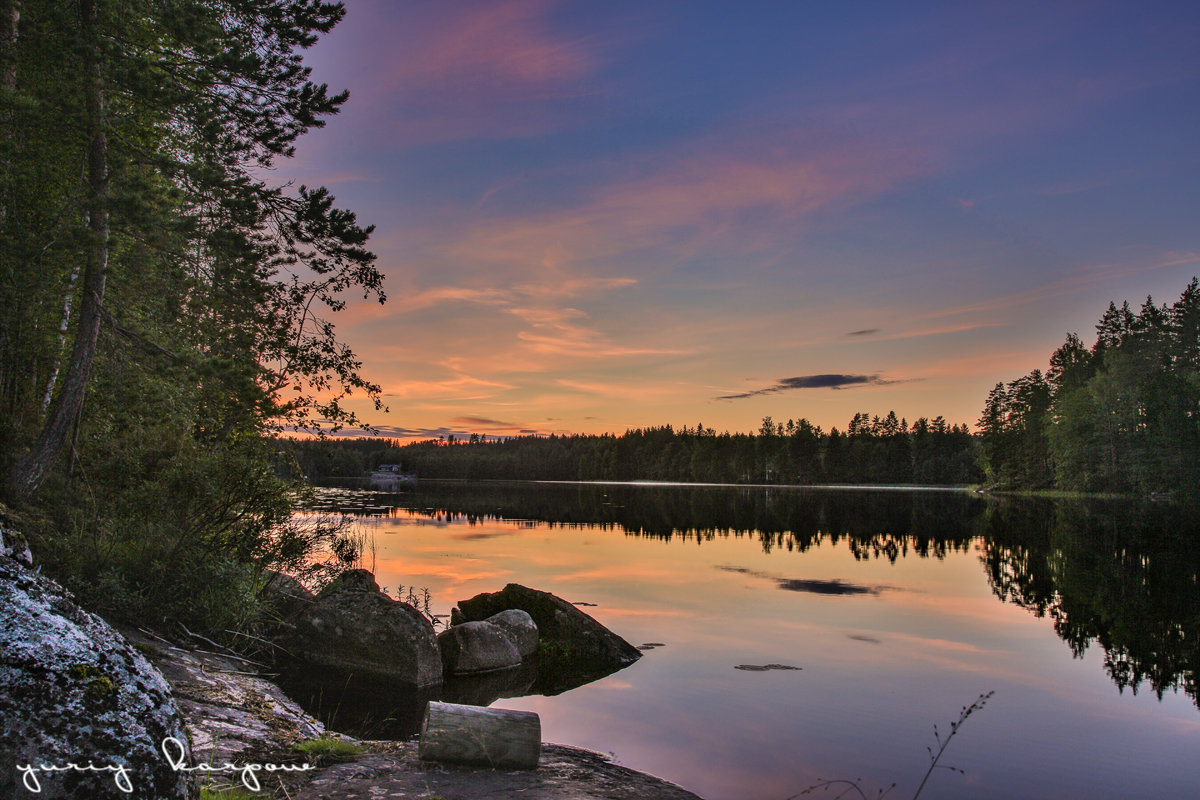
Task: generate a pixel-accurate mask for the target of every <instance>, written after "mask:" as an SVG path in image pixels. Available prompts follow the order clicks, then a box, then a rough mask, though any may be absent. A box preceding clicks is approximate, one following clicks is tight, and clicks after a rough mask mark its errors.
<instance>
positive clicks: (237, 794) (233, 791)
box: [200, 786, 263, 800]
mask: <svg viewBox="0 0 1200 800" xmlns="http://www.w3.org/2000/svg"><path fill="white" fill-rule="evenodd" d="M200 800H263V795H262V794H261V793H258V792H251V791H249V790H247V789H242V788H240V787H236V786H234V787H230V788H226V789H217V788H215V787H212V786H202V787H201V788H200Z"/></svg>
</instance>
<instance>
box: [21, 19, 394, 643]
mask: <svg viewBox="0 0 1200 800" xmlns="http://www.w3.org/2000/svg"><path fill="white" fill-rule="evenodd" d="M20 12H21V13H20V14H19V15H13V16H12V23H11V25H12V28H11V30H6V31H0V33H3V34H4V35H3V36H0V68H2V71H3V75H2V76H0V77H3V80H2V81H0V494H3V495H4V496H5V499H7V500H8V501H9V502H11V503H16V504H23V505H24V506H25V507H26V509H27V511H29V513H30V514H32V515H33V516H35V517H40V518H41V519H42V520H43V523H44V524H42V525H40V526H38V529H37V530H36V531H35V532H34V533H36V534H37V535H38V539H39V541H38V547H39V550H40V555H41V557H42V558H43V560H44V561H46V563H47V567H48V568H50V569H53V570H54V571H56V572H57V573H58V576H59V577H60V578H62V579H63V580H64V582H66V583H67V584H69V585H70V586H71V587H72V588H73V589H75V590H76V591H77V592H78V593H79V594H80V595H81V596H82V597H84V598H85V599H86V600H88V601H91V602H93V603H99V604H101V605H103V606H105V607H106V608H110V609H120V610H122V611H125V612H127V613H129V614H131V615H135V614H141V613H152V614H153V615H155V616H157V617H159V618H161V617H163V616H176V615H181V614H182V615H186V617H187V619H188V620H189V621H191V622H193V623H195V622H197V621H200V620H206V619H207V621H208V623H209V625H208V626H209V627H214V626H228V625H233V624H237V623H238V621H239V620H243V619H245V618H246V617H247V616H248V615H250V614H252V613H253V610H254V596H255V593H256V591H257V587H258V586H259V585H260V583H261V575H262V572H263V570H265V569H267V568H280V567H284V566H287V565H289V564H293V565H294V564H296V563H300V562H301V561H303V560H304V559H305V558H306V557H307V553H308V552H309V551H310V550H311V549H312V548H314V547H321V546H325V545H328V544H329V542H331V541H333V540H335V539H336V538H337V536H338V535H339V534H338V532H337V530H336V525H335V524H334V525H330V526H327V527H326V528H325V529H324V530H311V529H310V530H306V531H305V530H300V529H299V528H297V527H295V526H293V525H290V524H289V518H290V512H291V508H292V505H293V501H294V500H295V498H296V490H295V489H294V488H293V487H292V486H291V485H290V484H289V483H288V482H287V481H285V480H282V479H281V478H280V477H278V475H277V473H276V471H275V470H274V466H273V465H274V461H275V458H274V449H275V446H274V444H273V442H272V440H270V439H268V438H265V436H264V434H266V433H268V432H278V431H280V430H282V429H283V428H285V427H307V428H328V427H331V426H332V427H337V426H338V425H342V424H347V423H349V424H357V423H358V422H359V421H358V420H357V418H356V417H355V415H354V414H353V413H351V412H350V411H349V410H347V409H346V408H345V406H344V404H343V401H344V398H345V397H346V395H347V394H349V393H351V392H355V393H360V394H365V395H366V396H367V397H368V398H371V399H373V400H374V401H375V404H376V407H379V403H378V394H379V390H378V387H377V386H375V385H374V384H372V383H370V382H369V381H367V380H366V379H365V378H364V377H363V376H362V375H361V374H360V373H359V368H360V364H359V362H358V360H357V359H356V358H355V356H354V354H353V353H352V352H351V351H349V350H348V349H347V348H346V347H345V346H344V345H343V344H342V343H340V342H339V341H338V339H337V338H336V335H335V329H334V327H333V325H332V324H331V323H330V322H329V321H328V319H326V315H327V312H335V311H337V310H339V309H341V308H343V307H344V306H345V304H346V297H347V295H350V294H353V293H355V292H360V293H361V294H362V296H363V297H364V298H366V297H374V298H378V299H379V300H380V301H382V300H383V294H382V291H381V275H380V273H379V272H378V271H377V270H376V268H375V266H374V256H373V255H372V254H371V253H370V252H369V251H368V250H367V249H365V245H366V242H367V239H368V236H369V235H370V233H371V228H370V227H369V226H367V227H364V226H360V225H359V224H358V222H357V220H356V218H355V216H354V215H353V214H352V213H351V212H348V211H345V210H342V209H339V208H337V207H336V206H335V204H334V199H333V197H332V196H330V195H329V193H328V192H327V191H326V190H325V189H323V188H308V187H304V186H300V187H298V188H295V189H292V188H291V187H290V186H287V185H284V186H280V185H276V184H275V183H273V182H272V183H268V182H267V179H268V177H270V173H269V172H268V171H267V168H271V167H274V166H275V165H276V164H277V163H278V162H279V160H280V159H284V158H287V157H288V156H289V155H291V153H292V151H293V148H294V144H295V141H296V139H297V138H298V137H299V136H301V135H302V134H303V133H304V132H305V131H307V130H310V129H312V128H314V127H320V126H321V125H323V124H324V121H325V118H327V117H329V116H330V115H332V114H334V113H336V112H337V110H338V109H339V107H340V106H341V105H342V103H343V102H344V101H345V99H346V95H345V93H341V94H331V93H330V92H329V90H328V89H327V87H326V86H324V85H322V84H318V83H315V82H313V81H312V80H310V72H309V70H308V68H307V67H305V66H304V64H303V62H302V51H303V50H304V49H305V48H306V47H308V46H310V45H312V44H313V43H314V42H315V41H316V40H317V38H318V37H319V36H320V35H322V34H324V33H326V32H328V31H329V30H330V29H331V28H332V27H333V26H334V25H335V24H336V23H337V22H338V21H339V20H340V19H341V18H342V16H343V14H344V8H343V7H342V6H341V4H339V3H326V2H321V0H243V1H242V2H238V3H227V2H221V1H220V0H173V2H170V3H163V2H157V0H122V2H121V3H116V2H112V0H73V2H67V3H62V2H51V0H24V1H23V2H22V3H21V7H20ZM0 16H4V24H8V20H9V16H7V15H0ZM271 180H272V181H274V180H275V179H274V178H271Z"/></svg>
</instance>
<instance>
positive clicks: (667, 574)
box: [323, 482, 1200, 800]
mask: <svg viewBox="0 0 1200 800" xmlns="http://www.w3.org/2000/svg"><path fill="white" fill-rule="evenodd" d="M323 506H324V507H325V508H328V509H333V508H336V509H339V510H341V511H343V512H345V513H352V514H355V515H358V516H359V524H360V525H361V526H362V527H363V530H364V531H366V532H367V533H369V534H371V535H372V536H373V538H374V543H375V553H374V568H375V571H376V577H377V580H378V582H379V583H380V584H381V585H382V586H384V587H385V588H387V589H388V590H389V591H390V592H391V593H392V594H393V595H395V593H396V591H397V588H398V587H401V586H402V587H404V590H405V591H407V589H408V588H409V587H410V586H415V587H423V588H427V589H428V590H429V592H430V595H431V598H432V605H433V610H434V611H435V612H436V613H439V614H443V613H448V612H449V610H450V608H451V607H452V606H453V605H455V604H456V603H457V601H459V600H464V599H466V598H469V597H472V596H473V595H475V594H478V593H479V592H485V591H496V590H498V589H500V588H502V587H503V586H504V585H505V584H506V583H510V582H516V583H521V584H524V585H526V586H530V587H533V588H536V589H542V590H545V591H549V592H553V593H555V594H557V595H559V596H560V597H563V598H564V599H567V600H569V601H572V602H575V603H578V604H580V606H581V608H582V609H583V610H584V611H586V612H587V613H589V614H591V615H592V616H593V617H595V618H596V619H597V620H599V621H600V622H602V623H603V624H605V625H607V626H608V627H609V628H611V629H612V630H613V631H615V632H616V633H618V634H619V635H621V636H622V637H624V638H625V639H627V640H628V641H629V642H631V643H632V644H634V645H642V644H658V645H660V646H655V647H652V648H649V649H646V651H645V654H644V656H643V658H642V659H641V660H640V661H638V662H636V663H635V664H633V665H632V666H630V667H628V668H626V669H624V670H621V671H619V672H617V673H614V674H612V675H610V676H608V677H606V678H603V679H601V680H599V681H596V682H594V683H590V684H587V685H585V686H581V687H578V688H575V689H572V690H570V691H567V692H565V693H562V694H558V695H555V696H552V697H544V696H527V697H513V698H505V699H502V700H498V701H496V702H495V703H494V704H493V705H495V706H498V707H503V708H515V709H523V710H529V711H536V712H538V713H539V714H540V716H541V720H542V735H543V739H544V740H546V741H552V742H560V743H564V744H571V745H576V746H579V747H586V748H590V749H593V750H597V751H600V752H604V753H610V754H612V755H613V756H614V757H615V759H616V760H617V761H618V762H619V763H621V764H624V765H626V766H629V767H633V768H635V769H640V770H644V771H647V772H650V773H653V774H655V775H659V776H661V777H664V778H667V779H669V780H672V781H675V782H676V783H679V784H681V785H683V786H684V787H686V788H688V789H691V790H692V791H694V792H697V793H698V794H700V795H702V796H704V797H705V798H707V799H708V800H750V799H751V798H764V799H768V798H770V799H773V800H785V798H788V797H790V796H792V795H794V794H796V793H797V792H800V791H801V790H803V789H805V788H806V787H808V786H810V785H812V784H814V783H816V782H817V781H819V780H821V779H838V778H845V779H854V778H861V779H862V786H863V788H864V790H865V791H866V793H867V795H868V796H872V797H874V795H875V791H876V790H877V789H883V788H886V787H887V786H888V785H890V784H891V783H893V782H895V783H896V784H897V787H896V788H895V789H893V790H892V792H891V793H890V794H889V795H888V796H889V797H896V798H904V797H911V796H912V793H913V792H914V791H915V790H916V788H917V785H918V784H919V783H920V780H921V778H922V776H923V775H924V773H925V770H926V768H927V766H928V763H929V755H928V752H927V749H926V748H927V747H933V748H934V749H935V750H936V747H937V745H936V742H935V739H934V725H935V724H936V725H937V729H938V731H939V732H940V733H941V735H942V736H943V737H944V736H945V735H946V733H947V732H948V729H949V727H950V723H951V722H952V721H954V720H955V719H957V717H958V715H959V712H960V710H961V709H962V707H963V706H966V705H969V704H970V703H972V702H973V701H974V700H975V699H976V698H977V697H978V696H979V695H981V694H982V693H985V692H989V691H994V692H995V694H994V696H993V697H992V698H991V700H990V701H989V702H988V704H987V706H986V707H985V708H984V709H983V710H982V711H979V712H978V713H976V714H974V715H973V716H972V717H971V718H970V719H969V720H968V721H967V722H966V723H965V725H964V726H963V727H962V729H961V732H960V733H959V734H958V735H957V736H956V737H955V739H954V741H953V743H952V744H951V745H950V747H949V749H948V751H947V754H946V756H945V758H944V760H943V761H942V762H941V763H942V764H944V765H947V766H952V767H956V768H958V769H961V770H963V773H961V774H960V773H957V772H951V771H949V770H941V769H940V770H938V771H937V772H936V773H935V774H934V776H933V778H932V779H931V780H930V784H929V785H928V786H927V787H926V788H925V790H924V792H923V793H922V795H921V796H922V798H926V799H927V800H933V799H934V798H962V797H972V798H1005V800H1009V798H1014V797H1021V798H1056V799H1057V798H1093V799H1094V798H1131V797H1154V798H1175V797H1198V796H1200V710H1198V707H1197V702H1196V697H1197V692H1198V687H1197V666H1198V665H1200V546H1198V544H1200V526H1198V525H1197V523H1196V522H1195V521H1194V520H1192V519H1189V518H1188V517H1187V516H1186V515H1184V514H1183V513H1182V512H1180V511H1178V510H1176V509H1172V508H1170V507H1163V506H1161V505H1145V506H1141V505H1136V504H1130V503H1128V502H1126V503H1120V504H1118V503H1109V504H1103V503H1086V504H1085V503H1080V502H1049V501H1037V502H1034V501H1014V500H1001V501H986V500H984V499H982V498H979V497H976V496H973V495H969V494H965V493H961V492H926V491H922V492H908V491H903V492H902V491H889V492H880V491H832V490H815V489H800V488H786V487H771V488H763V487H746V488H742V487H736V488H735V487H668V486H662V485H596V484H584V485H580V484H565V485H564V484H527V483H491V484H439V483H434V482H430V483H425V484H422V485H421V486H419V487H418V488H417V489H415V490H414V491H412V492H409V493H405V494H396V495H383V494H377V493H367V492H356V491H331V492H329V493H328V494H326V495H325V496H324V501H323ZM371 558H372V557H371V555H370V554H368V556H367V560H368V564H367V566H368V567H370V566H371V564H370V561H371ZM770 664H775V665H783V666H790V667H798V668H799V669H794V670H792V669H787V670H784V669H770V670H746V669H738V667H739V666H765V665H770ZM326 702H327V704H333V703H334V702H336V701H334V700H332V699H330V698H326ZM815 796H817V797H821V796H833V794H829V795H824V794H822V793H821V792H817V793H816V794H815Z"/></svg>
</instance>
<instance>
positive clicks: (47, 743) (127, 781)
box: [0, 531, 195, 800]
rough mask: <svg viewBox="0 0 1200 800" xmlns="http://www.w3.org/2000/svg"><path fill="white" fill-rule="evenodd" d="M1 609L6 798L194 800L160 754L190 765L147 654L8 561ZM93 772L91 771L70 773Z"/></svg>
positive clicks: (0, 738) (0, 792)
mask: <svg viewBox="0 0 1200 800" xmlns="http://www.w3.org/2000/svg"><path fill="white" fill-rule="evenodd" d="M11 538H12V537H11V536H9V535H8V531H6V532H5V541H6V542H8V541H10V540H11ZM5 546H6V547H11V545H10V544H9V545H5ZM0 608H2V609H4V611H3V614H0V797H6V798H8V797H12V798H25V797H30V798H32V797H38V798H46V799H47V800H49V799H50V798H78V797H88V798H99V799H100V800H104V799H105V798H144V800H165V799H168V798H169V799H172V800H173V799H175V798H192V797H194V796H195V789H194V786H193V784H192V780H191V777H190V775H189V774H188V773H186V772H183V771H175V770H174V769H172V766H171V763H170V762H169V761H168V760H167V758H166V757H165V756H164V754H163V751H162V748H163V746H164V741H166V740H168V739H174V740H176V741H177V742H179V743H180V744H179V747H181V748H183V750H182V756H181V758H182V761H183V762H184V763H186V764H191V763H193V762H192V760H191V753H190V750H189V744H188V736H187V733H186V731H185V728H184V722H183V719H182V717H181V716H180V713H179V709H178V707H177V706H176V704H175V700H174V699H173V697H172V695H171V689H170V687H169V686H168V685H167V682H166V681H165V680H164V679H163V676H162V675H161V674H160V673H159V672H158V670H156V669H155V668H154V667H152V666H151V665H150V663H149V662H148V661H146V659H145V658H144V657H143V656H142V654H141V653H139V652H138V651H137V650H136V649H134V647H133V646H131V645H130V644H129V643H128V642H127V641H126V640H125V639H124V638H123V637H122V636H121V635H120V634H119V633H118V632H117V631H115V630H114V629H113V628H112V627H110V626H109V625H108V624H107V623H106V622H104V620H102V619H100V618H99V617H97V616H95V615H94V614H91V613H88V612H87V611H84V610H82V609H81V608H79V607H78V606H77V605H76V604H75V603H74V601H73V599H72V598H71V595H70V593H69V592H67V591H66V590H65V589H63V588H62V587H60V586H59V585H58V584H56V583H54V582H53V581H51V580H49V579H48V578H45V577H43V576H41V575H38V574H35V573H34V572H32V571H30V570H29V569H28V568H26V567H25V566H24V565H22V564H20V563H18V562H17V561H16V560H14V559H12V558H8V557H3V556H0ZM176 752H178V751H176ZM89 763H90V764H92V765H93V766H94V767H95V770H94V771H84V770H80V769H72V768H70V766H69V765H71V764H75V765H82V766H85V767H86V765H88V764H89ZM177 763H179V762H177ZM31 765H32V766H31ZM40 765H46V766H48V767H63V768H65V769H64V771H61V772H51V771H48V770H47V771H42V770H40V769H38V767H39V766H40ZM25 767H29V768H28V769H26V768H25ZM34 787H36V788H37V789H38V791H32V789H33V788H34Z"/></svg>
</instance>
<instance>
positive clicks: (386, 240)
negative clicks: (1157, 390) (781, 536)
mask: <svg viewBox="0 0 1200 800" xmlns="http://www.w3.org/2000/svg"><path fill="white" fill-rule="evenodd" d="M346 5H347V10H348V13H347V18H346V20H345V21H344V22H343V23H342V24H341V25H340V26H339V27H338V28H337V29H335V30H334V31H333V32H332V33H331V34H330V35H329V36H328V37H326V39H325V40H323V41H322V42H321V43H320V44H318V45H317V46H316V47H315V48H313V50H312V51H310V55H309V59H308V61H309V63H310V64H311V65H312V67H313V69H314V77H315V78H316V79H317V80H319V81H325V82H328V83H329V84H330V85H331V87H333V88H336V89H340V88H348V89H349V90H350V92H351V99H350V102H349V104H348V105H347V107H346V108H345V110H344V111H343V113H342V114H341V115H339V116H338V117H336V118H334V119H332V120H331V121H330V123H329V125H328V127H327V128H325V129H323V130H320V131H317V132H315V133H313V134H310V136H308V137H306V139H305V140H304V141H303V142H302V143H301V146H300V150H299V154H298V157H297V159H296V160H295V161H293V162H290V163H286V164H283V165H281V167H280V173H281V177H288V178H295V179H296V180H297V181H299V182H304V183H308V184H310V185H313V184H324V185H327V186H328V187H329V188H330V189H331V190H332V191H333V192H334V194H336V195H337V197H338V201H339V203H340V204H343V205H345V206H348V207H349V208H351V209H353V210H355V211H356V212H357V213H358V215H359V218H360V219H361V220H362V221H364V222H370V223H374V224H375V225H376V226H377V233H376V236H375V239H374V243H373V244H374V249H375V250H376V252H377V253H378V254H379V257H380V260H379V264H380V267H381V268H382V269H383V271H384V272H385V273H386V275H387V279H388V280H387V291H388V295H389V302H388V303H387V304H386V305H384V306H382V307H378V306H370V305H362V304H352V305H351V307H350V308H348V309H347V310H346V311H345V312H343V313H342V314H340V315H339V317H338V318H336V321H337V323H338V329H339V331H341V333H342V335H343V336H344V338H345V339H346V340H347V341H348V342H349V343H350V344H351V346H352V347H354V349H355V350H356V351H358V352H359V353H360V354H361V355H362V356H363V358H364V367H365V370H366V372H367V373H368V374H369V375H370V376H372V377H373V378H374V379H375V380H377V381H378V382H380V383H381V384H382V385H383V386H384V390H385V393H386V394H387V395H388V397H386V401H387V403H388V405H389V407H390V412H389V413H387V414H378V413H375V414H369V415H368V418H370V419H371V420H372V421H373V422H375V423H376V424H377V425H378V426H379V428H380V430H381V431H383V432H385V433H389V432H390V433H393V434H395V435H427V434H436V433H442V432H458V433H468V432H479V433H488V434H501V435H507V434H512V433H516V432H519V431H536V432H541V433H546V432H601V431H614V432H620V431H623V430H625V429H626V428H629V427H639V426H646V425H659V424H666V423H672V424H675V425H683V424H688V425H694V424H695V423H697V422H703V423H704V424H706V425H710V426H712V427H715V428H717V429H718V430H724V429H729V430H750V429H754V428H757V425H758V421H759V420H760V419H761V418H762V417H763V416H766V415H771V416H773V417H774V418H775V419H777V420H786V419H788V418H799V417H802V416H803V417H808V418H809V419H810V420H812V421H813V422H815V423H818V424H820V425H822V426H824V427H825V428H826V429H828V428H829V427H831V426H834V425H836V426H838V427H841V428H844V426H845V424H846V421H847V420H848V419H849V418H850V417H851V416H852V415H853V414H854V413H855V412H857V411H866V412H868V413H871V414H880V415H882V414H885V413H886V412H887V411H888V410H890V409H894V410H895V411H896V412H897V414H898V415H900V416H904V417H907V418H908V419H909V420H910V421H911V420H913V419H915V418H916V417H918V416H929V417H933V416H936V415H938V414H941V415H943V416H945V417H946V418H947V419H949V420H951V421H954V422H973V421H974V420H975V419H976V418H977V417H978V414H979V409H980V408H981V407H982V404H983V400H984V397H985V395H986V393H987V390H988V389H989V388H990V387H991V386H992V385H993V384H995V383H996V382H997V381H1001V380H1012V379H1013V378H1016V377H1018V376H1020V375H1021V374H1024V373H1026V372H1028V371H1029V370H1031V369H1034V368H1044V367H1045V365H1046V360H1047V358H1048V356H1049V354H1050V352H1051V351H1052V350H1053V349H1054V348H1055V347H1057V345H1058V344H1060V343H1061V341H1062V339H1063V338H1064V336H1065V334H1066V333H1067V332H1068V331H1078V332H1079V333H1080V334H1081V335H1082V336H1083V337H1084V339H1085V341H1089V342H1090V340H1091V337H1092V326H1093V325H1094V324H1095V321H1096V319H1097V318H1098V316H1099V314H1100V312H1101V311H1102V309H1103V307H1104V306H1105V305H1106V304H1107V303H1108V301H1109V300H1110V299H1115V300H1117V301H1118V302H1119V301H1121V300H1123V299H1129V300H1130V301H1131V302H1133V303H1139V304H1140V302H1141V301H1142V300H1144V298H1145V296H1146V295H1147V294H1152V295H1154V297H1155V299H1156V300H1158V301H1160V302H1162V301H1167V302H1170V301H1172V300H1174V299H1175V298H1176V297H1177V296H1178V294H1179V292H1180V291H1182V289H1183V288H1184V286H1185V285H1186V283H1187V281H1188V280H1189V279H1190V278H1191V277H1192V275H1194V274H1196V273H1198V272H1200V256H1198V255H1197V254H1198V253H1200V233H1198V232H1197V225H1196V222H1197V211H1198V209H1200V197H1198V193H1200V189H1198V188H1197V187H1198V186H1200V180H1198V178H1200V148H1198V147H1197V146H1196V143H1197V142H1198V141H1200V135H1198V134H1200V102H1197V101H1198V100H1200V92H1198V88H1200V80H1198V79H1200V4H1193V3H1182V2H1177V3H1136V4H1135V3H1119V2H1113V3H1103V2H1086V3H1085V2H1080V3H1056V2H1042V3H1028V4H1026V3H961V2H958V3H896V2H891V3H807V2H758V3H753V2H743V3H738V4H733V3H711V2H710V3H705V2H648V1H647V0H643V1H642V2H636V3H635V2H605V3H568V2H565V1H564V2H554V1H553V0H518V1H517V2H509V1H508V0H494V1H493V2H454V3H447V2H432V1H427V2H402V1H399V0H386V1H385V0H349V1H348V2H347V3H346ZM813 376H845V377H846V380H845V381H837V380H830V379H828V378H827V377H823V378H814V377H813ZM831 384H832V386H831ZM764 390H770V391H764ZM729 398H734V399H729Z"/></svg>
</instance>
